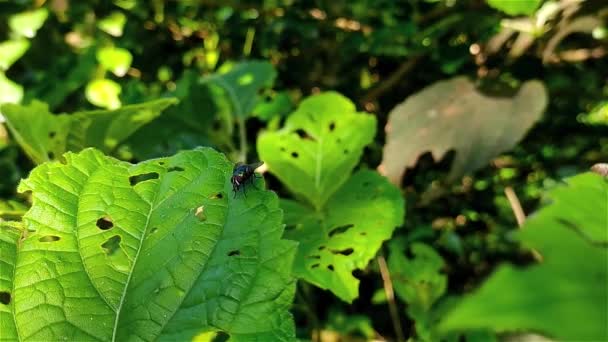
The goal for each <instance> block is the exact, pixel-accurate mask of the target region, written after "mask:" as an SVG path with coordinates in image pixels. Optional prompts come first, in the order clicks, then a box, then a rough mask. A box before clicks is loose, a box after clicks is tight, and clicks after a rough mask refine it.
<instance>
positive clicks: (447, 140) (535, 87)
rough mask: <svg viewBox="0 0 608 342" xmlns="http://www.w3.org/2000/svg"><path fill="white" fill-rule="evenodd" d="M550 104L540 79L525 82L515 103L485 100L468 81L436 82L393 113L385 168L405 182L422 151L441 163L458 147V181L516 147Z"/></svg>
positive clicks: (396, 180) (454, 175) (455, 175)
mask: <svg viewBox="0 0 608 342" xmlns="http://www.w3.org/2000/svg"><path fill="white" fill-rule="evenodd" d="M546 106H547V91H546V90H545V87H544V86H543V84H542V83H541V82H539V81H529V82H526V83H524V84H523V85H522V86H521V88H520V89H519V92H518V93H517V95H515V96H514V97H513V98H512V99H511V98H493V97H488V96H485V95H483V94H481V93H479V92H478V91H477V90H476V89H475V85H474V84H473V83H472V82H470V81H469V80H468V79H466V78H465V77H457V78H453V79H451V80H447V81H440V82H437V83H435V84H433V85H431V86H429V87H427V88H425V89H423V90H422V91H420V92H419V93H416V94H414V95H412V96H410V97H408V98H407V99H406V100H405V102H403V103H401V104H399V105H398V106H397V107H395V108H393V110H392V111H391V113H390V115H389V121H388V124H387V126H386V132H387V137H386V145H385V146H384V157H383V160H382V165H381V169H382V170H383V172H384V173H385V174H386V175H387V176H388V177H389V179H390V180H391V181H392V182H393V183H394V184H401V178H402V176H403V173H404V171H405V168H407V167H412V166H414V165H415V164H416V161H417V159H418V157H419V156H420V155H421V154H423V153H424V152H427V151H430V152H432V154H433V157H434V158H435V159H436V160H439V159H440V158H441V157H442V156H443V155H444V154H445V153H446V152H448V151H449V150H452V149H454V150H456V157H455V159H454V162H453V164H452V167H451V171H450V175H449V178H450V180H455V179H457V178H459V177H461V176H463V175H465V174H467V173H471V172H473V171H475V170H477V169H479V168H480V167H483V166H484V165H486V163H488V162H489V161H490V160H491V159H492V158H494V157H496V156H497V155H499V154H500V153H502V152H505V151H507V150H509V149H510V148H512V147H513V146H515V144H516V143H517V142H518V141H519V140H520V139H521V138H522V137H523V136H524V134H525V133H526V132H527V131H528V130H529V129H530V128H531V127H532V125H534V123H535V122H536V121H537V120H538V119H540V117H541V116H542V114H543V112H544V110H545V107H546Z"/></svg>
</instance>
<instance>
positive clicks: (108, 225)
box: [97, 216, 114, 230]
mask: <svg viewBox="0 0 608 342" xmlns="http://www.w3.org/2000/svg"><path fill="white" fill-rule="evenodd" d="M113 227H114V223H113V222H112V219H111V218H110V217H108V216H104V217H102V218H100V219H99V220H97V228H99V229H101V230H108V229H112V228H113Z"/></svg>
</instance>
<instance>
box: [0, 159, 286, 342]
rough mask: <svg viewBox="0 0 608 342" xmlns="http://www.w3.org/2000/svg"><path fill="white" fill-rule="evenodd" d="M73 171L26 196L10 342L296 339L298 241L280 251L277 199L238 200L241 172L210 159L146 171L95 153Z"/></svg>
mask: <svg viewBox="0 0 608 342" xmlns="http://www.w3.org/2000/svg"><path fill="white" fill-rule="evenodd" d="M65 160H66V162H65V164H61V163H59V162H51V163H45V164H43V165H41V166H38V167H37V168H36V169H34V170H33V171H32V173H31V175H30V177H29V178H28V179H26V180H24V181H22V183H21V185H20V186H19V190H20V191H22V192H23V191H32V197H33V205H32V208H31V209H30V210H29V211H28V213H27V214H26V215H25V216H24V218H23V222H24V224H25V228H26V229H28V230H29V231H31V233H30V234H29V236H27V238H25V239H24V240H23V241H21V242H20V243H19V244H18V246H17V250H16V257H15V256H13V255H10V257H9V258H8V262H9V263H10V262H11V260H15V259H16V267H15V273H14V278H13V279H12V284H9V283H10V282H11V281H10V279H9V280H8V281H4V282H2V284H9V286H8V287H3V288H0V292H9V294H10V297H11V301H10V303H9V305H8V310H9V311H7V308H6V306H2V310H3V311H5V312H7V313H3V314H2V316H0V317H2V322H1V326H2V333H3V338H7V339H9V340H20V341H63V340H69V341H95V340H100V341H110V340H111V341H136V340H137V341H142V340H145V341H150V340H158V341H189V340H192V339H193V338H194V337H195V336H198V335H201V334H204V333H207V334H212V333H213V332H225V333H227V334H229V335H230V336H231V337H232V339H233V340H236V341H240V340H248V341H249V340H257V341H275V340H276V341H280V340H293V339H294V326H293V320H292V318H291V315H290V313H289V312H288V308H289V306H290V303H291V300H292V297H293V293H294V281H293V278H292V277H291V275H290V273H291V264H292V261H293V255H294V252H295V244H294V243H293V242H290V241H286V240H281V234H282V223H281V219H282V214H281V210H280V209H279V206H278V199H277V197H276V195H274V194H273V193H272V192H269V191H263V190H254V189H252V190H250V191H248V193H247V197H246V198H245V197H244V196H237V197H236V198H233V196H231V190H232V185H231V183H230V176H231V174H232V168H233V165H232V164H231V163H230V162H228V160H227V159H226V158H225V156H223V155H222V154H220V153H218V152H215V151H213V150H212V149H199V150H194V151H187V152H181V153H179V154H177V155H175V156H173V157H169V158H163V159H157V160H150V161H147V162H143V163H140V164H137V165H133V164H129V163H126V162H121V161H118V160H116V159H113V158H110V157H106V156H104V155H103V154H102V153H100V152H98V151H97V150H93V149H87V150H84V151H82V152H80V153H79V154H73V153H67V154H66V155H65ZM260 183H261V181H260ZM262 185H263V184H258V187H261V186H262ZM5 239H10V237H6V236H5V235H4V234H3V240H5ZM13 240H14V239H13ZM2 253H5V249H4V248H3V249H2ZM7 253H8V254H10V251H8V252H7ZM3 272H5V271H3ZM3 275H4V274H3ZM3 286H6V285H3ZM15 326H16V327H17V329H16V331H15V332H13V331H11V329H13V330H14V328H15ZM8 334H10V335H8ZM207 336H208V335H207Z"/></svg>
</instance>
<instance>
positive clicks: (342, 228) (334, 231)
mask: <svg viewBox="0 0 608 342" xmlns="http://www.w3.org/2000/svg"><path fill="white" fill-rule="evenodd" d="M354 226H355V225H354V224H345V225H343V226H339V227H336V228H333V229H332V230H330V231H329V237H332V236H334V235H336V234H343V233H345V232H346V231H347V230H349V229H351V228H352V227H354Z"/></svg>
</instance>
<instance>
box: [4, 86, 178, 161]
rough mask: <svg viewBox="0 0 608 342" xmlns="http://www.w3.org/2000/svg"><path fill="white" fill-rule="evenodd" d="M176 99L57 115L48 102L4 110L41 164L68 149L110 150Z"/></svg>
mask: <svg viewBox="0 0 608 342" xmlns="http://www.w3.org/2000/svg"><path fill="white" fill-rule="evenodd" d="M176 102H177V100H175V99H172V98H168V99H161V100H156V101H149V102H145V103H140V104H135V105H129V106H124V107H122V108H119V109H115V110H94V111H86V112H77V113H73V114H69V115H68V114H59V115H53V114H51V113H50V112H49V109H48V106H47V105H46V104H45V103H43V102H40V101H32V103H31V104H29V105H27V106H20V105H15V104H5V105H3V106H2V113H3V114H4V116H5V117H6V123H7V126H8V128H9V129H10V132H11V134H12V135H13V136H14V138H15V140H16V141H17V143H19V145H20V146H21V148H23V150H24V151H25V152H26V153H27V155H28V156H29V157H30V159H32V160H33V161H34V162H35V163H37V164H40V163H43V162H45V161H49V160H52V159H55V158H57V157H59V156H60V155H62V154H63V153H64V152H66V151H75V152H76V151H80V150H82V149H83V148H85V147H96V148H99V149H101V150H103V151H104V152H106V153H109V152H111V151H113V150H114V149H115V148H116V147H117V146H118V144H119V143H121V142H122V141H124V140H125V139H126V138H128V137H129V136H130V135H131V134H133V133H134V132H135V131H136V130H137V129H138V128H140V127H141V126H143V125H144V124H146V123H148V122H150V121H152V120H154V119H155V118H156V117H158V116H159V115H160V114H161V112H162V111H163V110H165V109H166V108H167V107H169V106H170V105H172V104H174V103H176Z"/></svg>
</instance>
